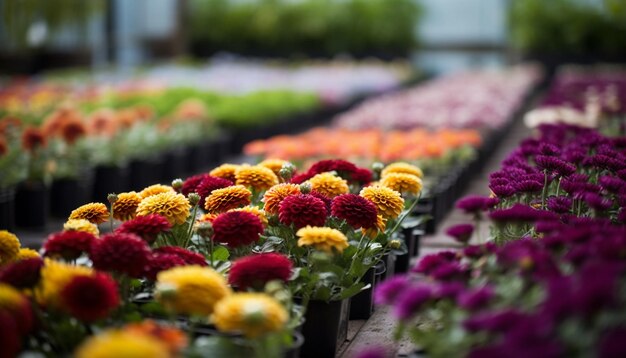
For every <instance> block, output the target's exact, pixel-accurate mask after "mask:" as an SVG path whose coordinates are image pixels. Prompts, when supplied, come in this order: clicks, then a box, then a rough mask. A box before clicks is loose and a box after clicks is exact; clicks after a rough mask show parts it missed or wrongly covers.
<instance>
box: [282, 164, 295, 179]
mask: <svg viewBox="0 0 626 358" xmlns="http://www.w3.org/2000/svg"><path fill="white" fill-rule="evenodd" d="M295 172H296V167H295V166H294V165H293V164H291V163H289V162H287V163H284V164H283V166H282V168H280V170H279V171H278V175H280V177H281V178H283V180H285V181H288V180H289V179H291V177H292V176H293V173H295Z"/></svg>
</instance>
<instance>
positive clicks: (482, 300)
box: [457, 286, 495, 311]
mask: <svg viewBox="0 0 626 358" xmlns="http://www.w3.org/2000/svg"><path fill="white" fill-rule="evenodd" d="M494 296H495V293H494V291H493V288H491V287H489V286H484V287H481V288H478V289H474V290H471V291H465V292H463V293H461V294H460V295H459V297H458V300H457V301H458V304H459V306H460V307H461V308H464V309H466V310H471V311H475V310H478V309H480V308H483V307H484V306H485V305H486V304H487V303H489V301H490V300H491V299H492V298H493V297H494Z"/></svg>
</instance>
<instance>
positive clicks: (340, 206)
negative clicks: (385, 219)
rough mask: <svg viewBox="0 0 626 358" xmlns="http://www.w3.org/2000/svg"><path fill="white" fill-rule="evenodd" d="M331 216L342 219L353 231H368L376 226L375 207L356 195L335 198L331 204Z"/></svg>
mask: <svg viewBox="0 0 626 358" xmlns="http://www.w3.org/2000/svg"><path fill="white" fill-rule="evenodd" d="M331 215H332V216H335V217H338V218H340V219H344V220H345V221H346V222H347V223H348V224H349V225H350V226H352V227H353V228H355V229H358V228H364V229H369V228H372V227H374V226H376V221H377V215H378V214H377V209H376V205H374V203H372V202H371V201H369V200H367V199H365V198H364V197H362V196H358V195H356V194H343V195H339V196H337V197H335V198H334V199H333V201H332V204H331Z"/></svg>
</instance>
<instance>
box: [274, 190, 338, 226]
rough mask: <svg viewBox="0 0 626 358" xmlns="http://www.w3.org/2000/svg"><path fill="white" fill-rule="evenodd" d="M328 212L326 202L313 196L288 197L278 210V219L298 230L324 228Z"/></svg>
mask: <svg viewBox="0 0 626 358" xmlns="http://www.w3.org/2000/svg"><path fill="white" fill-rule="evenodd" d="M327 216H328V212H327V211H326V205H324V202H323V201H322V200H320V199H318V198H316V197H314V196H313V195H309V194H299V195H291V196H288V197H286V198H285V199H284V200H283V201H282V202H281V203H280V207H279V210H278V219H279V220H280V222H281V223H283V224H285V225H292V224H293V225H294V227H295V228H296V229H299V228H301V227H304V226H307V225H310V226H324V223H326V218H327Z"/></svg>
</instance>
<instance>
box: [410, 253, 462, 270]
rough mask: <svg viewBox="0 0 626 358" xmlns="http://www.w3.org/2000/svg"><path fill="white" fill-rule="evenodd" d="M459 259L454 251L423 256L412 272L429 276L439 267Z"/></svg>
mask: <svg viewBox="0 0 626 358" xmlns="http://www.w3.org/2000/svg"><path fill="white" fill-rule="evenodd" d="M458 261H459V257H458V255H457V254H456V252H454V251H441V252H438V253H436V254H431V255H426V256H424V257H423V258H422V259H421V260H420V261H419V262H418V264H417V265H416V266H415V267H414V268H413V270H412V271H413V272H417V273H423V274H425V275H429V274H430V273H431V272H433V271H434V270H435V269H437V268H438V267H439V266H441V265H443V264H445V263H450V262H458Z"/></svg>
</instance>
